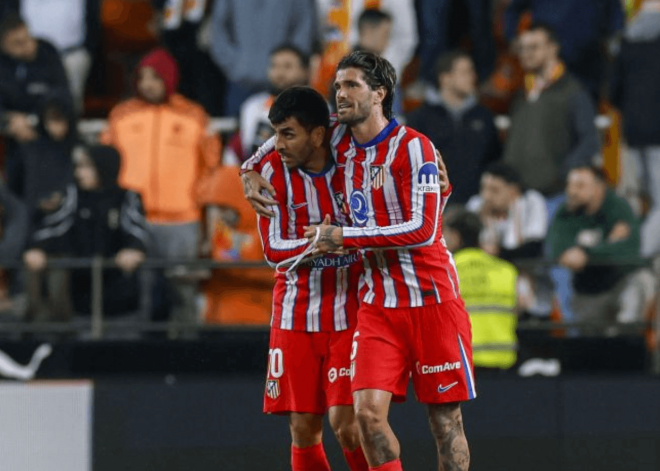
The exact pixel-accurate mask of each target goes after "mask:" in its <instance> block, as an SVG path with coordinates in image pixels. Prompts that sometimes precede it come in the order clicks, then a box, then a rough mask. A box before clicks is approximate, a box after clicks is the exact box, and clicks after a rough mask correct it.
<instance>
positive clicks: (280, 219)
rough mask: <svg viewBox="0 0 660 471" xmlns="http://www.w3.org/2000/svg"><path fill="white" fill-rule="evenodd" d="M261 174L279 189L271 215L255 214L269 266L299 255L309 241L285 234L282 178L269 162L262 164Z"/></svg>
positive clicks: (285, 209) (284, 197)
mask: <svg viewBox="0 0 660 471" xmlns="http://www.w3.org/2000/svg"><path fill="white" fill-rule="evenodd" d="M261 176H262V177H263V178H264V181H266V182H268V184H269V185H271V186H273V187H274V188H275V187H276V188H277V189H278V190H279V191H278V196H276V200H275V203H276V204H275V205H273V206H271V209H272V212H273V217H264V216H262V215H261V214H257V224H258V227H259V235H260V236H261V245H262V248H263V250H264V257H265V258H266V261H267V262H268V263H269V264H270V265H271V266H275V265H277V264H278V263H280V262H283V261H285V260H287V259H289V258H292V257H296V256H298V255H300V254H301V253H302V252H304V251H305V249H306V248H307V246H308V245H309V241H308V240H307V239H306V238H302V239H294V238H290V237H289V236H288V234H287V227H288V224H289V215H288V211H287V201H286V194H287V192H286V188H285V185H284V184H283V183H284V178H282V181H281V182H279V181H278V180H279V179H278V176H277V175H276V174H275V170H274V169H273V167H272V165H271V164H270V163H266V164H265V165H264V166H263V169H262V173H261Z"/></svg>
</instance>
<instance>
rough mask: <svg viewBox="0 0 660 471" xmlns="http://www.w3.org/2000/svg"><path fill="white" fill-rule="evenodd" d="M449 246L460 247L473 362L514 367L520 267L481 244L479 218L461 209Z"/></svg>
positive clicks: (458, 260) (451, 226) (451, 223)
mask: <svg viewBox="0 0 660 471" xmlns="http://www.w3.org/2000/svg"><path fill="white" fill-rule="evenodd" d="M448 223H449V225H448V227H447V228H446V231H445V234H446V238H447V242H448V246H449V247H450V249H451V248H453V249H454V250H456V252H455V255H454V259H455V261H456V269H457V271H458V278H459V286H460V290H461V295H462V297H463V300H464V301H465V307H466V309H467V311H468V312H469V314H470V321H471V322H472V349H473V356H472V359H473V363H474V366H477V367H486V368H502V369H506V368H510V367H512V366H513V365H514V364H515V363H516V348H517V337H516V326H517V323H518V315H517V312H516V302H517V296H516V283H517V278H518V271H517V270H516V268H515V267H514V266H513V265H512V264H510V263H509V262H506V261H504V260H502V259H499V258H497V257H494V256H492V255H489V254H487V253H486V252H484V251H483V250H481V249H480V248H478V244H479V232H480V230H481V223H480V221H479V218H478V217H477V216H476V215H474V214H472V213H468V212H463V211H461V212H460V213H457V214H456V215H455V216H454V217H453V218H451V219H450V221H448Z"/></svg>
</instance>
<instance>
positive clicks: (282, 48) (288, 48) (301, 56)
mask: <svg viewBox="0 0 660 471" xmlns="http://www.w3.org/2000/svg"><path fill="white" fill-rule="evenodd" d="M280 52H291V53H293V54H295V55H296V56H298V60H299V61H300V65H302V66H303V67H304V68H305V69H309V56H308V55H307V54H305V53H304V52H302V50H301V49H300V48H299V47H297V46H295V45H294V44H291V43H284V44H280V45H279V46H277V47H276V48H275V49H273V50H272V51H270V57H273V56H274V55H275V54H279V53H280Z"/></svg>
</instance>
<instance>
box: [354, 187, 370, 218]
mask: <svg viewBox="0 0 660 471" xmlns="http://www.w3.org/2000/svg"><path fill="white" fill-rule="evenodd" d="M351 217H352V218H353V224H354V225H356V226H358V227H364V225H365V224H366V223H367V221H368V220H369V211H368V208H367V198H366V197H365V196H364V193H362V192H361V191H360V190H355V191H353V193H351Z"/></svg>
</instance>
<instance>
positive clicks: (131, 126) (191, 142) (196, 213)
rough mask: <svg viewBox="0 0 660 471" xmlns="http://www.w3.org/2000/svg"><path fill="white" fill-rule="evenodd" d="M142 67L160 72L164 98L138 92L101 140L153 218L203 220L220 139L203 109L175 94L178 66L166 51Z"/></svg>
mask: <svg viewBox="0 0 660 471" xmlns="http://www.w3.org/2000/svg"><path fill="white" fill-rule="evenodd" d="M143 67H151V68H152V69H153V70H154V71H155V72H156V73H157V74H158V76H160V77H161V79H162V80H163V82H164V84H165V89H166V97H165V100H164V101H163V102H162V103H158V104H154V103H149V102H147V101H146V100H144V99H142V98H140V97H139V94H137V95H136V97H135V98H132V99H130V100H128V101H126V102H124V103H121V104H119V105H117V106H116V107H115V108H114V109H113V110H112V112H111V113H110V117H109V119H108V129H107V130H106V132H105V133H103V135H102V136H101V142H103V143H105V144H110V145H113V146H115V147H116V148H117V149H118V150H119V152H120V153H121V156H122V168H121V171H120V174H119V184H120V185H121V186H122V187H125V188H127V189H131V190H133V191H136V192H138V193H140V194H141V195H142V199H143V201H144V206H145V210H146V214H147V220H148V221H149V222H151V223H155V224H182V223H189V222H195V221H199V219H200V205H199V201H200V199H201V198H202V197H203V196H204V192H205V188H208V187H209V185H210V183H209V180H212V178H213V172H214V170H215V169H216V168H217V166H218V165H219V162H220V139H219V138H218V136H210V135H209V134H208V133H207V130H206V129H207V126H208V116H207V115H206V113H205V112H204V110H203V108H202V107H201V106H199V105H197V104H196V103H194V102H192V101H190V100H188V99H186V98H184V97H182V96H181V95H178V94H177V93H176V87H177V83H178V68H177V65H176V62H175V61H174V59H173V58H172V56H171V55H170V54H169V53H168V52H166V51H165V50H164V49H156V50H155V51H153V52H152V53H150V54H148V55H147V56H146V57H144V58H143V59H142V61H140V64H139V65H138V68H137V71H139V70H140V69H141V68H143ZM137 71H136V72H137ZM136 76H137V73H136ZM136 93H137V89H136Z"/></svg>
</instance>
